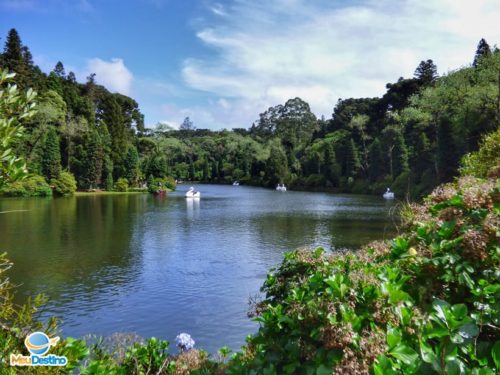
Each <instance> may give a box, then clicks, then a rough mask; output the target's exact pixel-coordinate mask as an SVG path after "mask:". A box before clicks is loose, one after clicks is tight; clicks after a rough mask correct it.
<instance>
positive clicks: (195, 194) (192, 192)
mask: <svg viewBox="0 0 500 375" xmlns="http://www.w3.org/2000/svg"><path fill="white" fill-rule="evenodd" d="M200 196H201V193H200V192H199V191H196V190H194V187H192V186H191V187H190V188H189V190H188V191H187V192H186V198H199V197H200Z"/></svg>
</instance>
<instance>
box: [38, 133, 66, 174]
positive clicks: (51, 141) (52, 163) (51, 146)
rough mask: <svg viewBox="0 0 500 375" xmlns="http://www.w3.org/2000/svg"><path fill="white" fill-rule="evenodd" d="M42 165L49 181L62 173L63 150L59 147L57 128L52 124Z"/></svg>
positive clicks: (42, 157) (45, 145)
mask: <svg viewBox="0 0 500 375" xmlns="http://www.w3.org/2000/svg"><path fill="white" fill-rule="evenodd" d="M40 165H41V167H42V174H43V175H44V176H45V178H46V179H47V181H50V180H51V179H57V178H59V175H60V173H61V151H60V148H59V136H58V135H57V131H56V129H55V128H54V127H53V126H51V127H49V130H48V132H47V135H46V137H45V140H44V144H43V152H42V155H41V161H40Z"/></svg>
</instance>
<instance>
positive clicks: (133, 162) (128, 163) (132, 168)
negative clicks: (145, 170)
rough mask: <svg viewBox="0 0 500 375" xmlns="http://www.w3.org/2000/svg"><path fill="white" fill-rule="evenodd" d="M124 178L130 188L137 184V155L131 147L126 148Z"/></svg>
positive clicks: (134, 148)
mask: <svg viewBox="0 0 500 375" xmlns="http://www.w3.org/2000/svg"><path fill="white" fill-rule="evenodd" d="M124 167H125V178H126V179H127V180H128V182H129V184H130V185H131V186H136V185H137V183H138V182H139V174H140V169H139V153H138V152H137V148H136V147H135V146H133V145H131V146H129V147H128V151H127V157H126V158H125V162H124Z"/></svg>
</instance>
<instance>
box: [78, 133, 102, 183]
mask: <svg viewBox="0 0 500 375" xmlns="http://www.w3.org/2000/svg"><path fill="white" fill-rule="evenodd" d="M84 144H85V156H86V157H85V159H84V161H83V176H82V181H81V185H83V187H84V188H87V189H95V188H97V187H98V186H99V185H100V183H101V176H102V168H103V164H104V158H105V155H104V148H103V143H102V139H101V137H100V136H99V133H98V132H97V131H95V130H93V131H91V132H90V133H89V134H87V135H86V137H85V143H84Z"/></svg>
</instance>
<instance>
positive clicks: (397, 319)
mask: <svg viewBox="0 0 500 375" xmlns="http://www.w3.org/2000/svg"><path fill="white" fill-rule="evenodd" d="M499 188H500V186H499V185H496V187H495V185H494V184H493V182H491V181H484V180H477V179H475V178H472V177H464V178H461V179H459V180H458V182H457V183H456V184H448V185H444V186H442V187H440V188H438V189H436V190H435V191H434V192H433V194H431V195H430V196H429V198H428V199H427V201H426V203H425V204H424V205H423V206H413V207H412V210H409V211H408V212H407V216H406V218H407V221H408V225H409V227H410V231H408V232H407V233H406V234H403V235H401V236H399V237H397V238H396V239H394V240H393V241H391V242H390V244H386V243H381V242H377V243H373V244H371V245H369V246H368V247H367V248H366V249H365V250H364V251H362V252H358V253H355V254H353V253H347V254H343V255H325V254H324V252H323V251H322V250H321V249H317V250H316V251H315V252H314V253H311V252H308V251H295V252H292V253H288V254H287V255H286V257H285V260H284V261H283V263H282V265H281V266H280V267H279V268H278V269H276V270H275V272H273V273H271V274H269V275H268V277H267V280H266V282H265V285H264V288H263V290H264V291H265V292H266V299H265V300H264V301H262V302H260V303H258V304H256V305H255V310H256V315H257V320H258V321H260V322H261V329H260V330H259V332H258V334H257V335H256V336H255V337H253V338H251V339H250V340H249V342H248V344H247V347H246V348H244V350H243V352H241V353H238V354H237V355H236V357H235V359H234V360H233V366H232V371H231V372H233V373H251V372H252V369H253V370H255V371H257V372H263V373H285V374H295V373H311V374H314V373H321V374H323V373H324V374H330V373H332V371H333V373H334V374H367V373H373V374H377V375H379V374H380V375H382V374H384V375H386V374H431V373H438V374H470V373H472V374H493V373H495V371H496V370H498V367H499V365H500V363H499V360H500V342H499V341H497V340H498V337H499V336H498V330H499V327H498V324H499V315H498V312H499V302H498V297H499V292H500V284H499V283H498V280H499V276H500V275H499V273H500V271H499V252H500V246H499V242H498V237H499V233H500V232H499V231H500V226H499V209H500V206H499V203H500V198H499V194H500V190H499Z"/></svg>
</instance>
